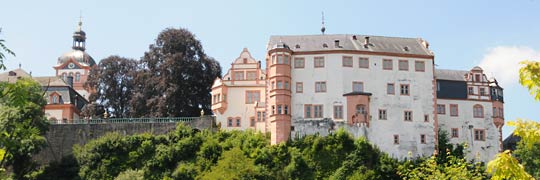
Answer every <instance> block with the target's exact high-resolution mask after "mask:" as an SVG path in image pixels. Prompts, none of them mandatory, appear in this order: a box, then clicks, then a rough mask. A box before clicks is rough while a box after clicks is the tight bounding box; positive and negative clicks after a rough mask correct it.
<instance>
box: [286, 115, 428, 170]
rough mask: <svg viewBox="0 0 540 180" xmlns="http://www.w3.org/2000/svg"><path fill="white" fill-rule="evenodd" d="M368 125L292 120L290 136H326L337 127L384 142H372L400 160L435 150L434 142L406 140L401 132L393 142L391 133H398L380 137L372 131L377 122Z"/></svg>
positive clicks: (374, 140)
mask: <svg viewBox="0 0 540 180" xmlns="http://www.w3.org/2000/svg"><path fill="white" fill-rule="evenodd" d="M371 122H372V121H371ZM428 125H430V124H429V123H426V125H425V126H421V127H420V126H418V127H415V128H413V129H404V130H403V131H404V132H407V131H414V130H415V129H428V128H431V129H433V127H432V126H428ZM370 126H371V127H368V126H367V124H365V123H357V124H353V125H350V124H347V123H346V122H343V121H333V120H332V119H330V118H324V119H320V120H295V121H293V122H292V127H293V129H292V130H291V138H293V139H294V138H299V137H303V136H306V135H313V134H319V135H321V136H328V135H329V134H332V133H335V132H336V131H337V130H338V129H340V128H343V129H344V130H345V131H347V132H349V133H350V134H351V135H352V136H353V137H354V138H359V137H364V138H366V139H367V140H368V141H369V142H371V143H373V142H376V141H380V142H384V143H381V144H375V143H373V144H374V145H376V146H377V147H378V148H379V149H380V150H381V151H383V152H386V153H388V155H389V156H390V157H393V158H396V159H400V160H402V159H404V158H407V157H408V156H412V157H413V158H416V157H426V156H430V155H431V154H425V152H430V153H433V152H434V150H435V145H434V142H430V141H427V142H426V144H422V145H417V144H416V141H413V142H408V141H407V140H406V138H403V136H404V135H403V134H401V138H400V139H399V143H398V144H394V142H393V138H392V134H398V133H397V132H392V131H388V132H386V133H387V134H389V137H390V138H385V139H381V137H380V136H378V134H375V133H374V129H377V128H373V126H377V124H371V125H370ZM417 141H419V140H417ZM381 146H384V147H391V148H392V149H393V150H388V149H389V148H381ZM403 154H405V155H403Z"/></svg>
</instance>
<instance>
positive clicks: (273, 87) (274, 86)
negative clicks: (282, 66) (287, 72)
mask: <svg viewBox="0 0 540 180" xmlns="http://www.w3.org/2000/svg"><path fill="white" fill-rule="evenodd" d="M275 88H276V82H274V81H272V89H275Z"/></svg>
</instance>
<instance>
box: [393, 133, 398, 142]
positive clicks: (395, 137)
mask: <svg viewBox="0 0 540 180" xmlns="http://www.w3.org/2000/svg"><path fill="white" fill-rule="evenodd" d="M394 144H399V135H397V134H394Z"/></svg>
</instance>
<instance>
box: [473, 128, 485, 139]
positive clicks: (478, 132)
mask: <svg viewBox="0 0 540 180" xmlns="http://www.w3.org/2000/svg"><path fill="white" fill-rule="evenodd" d="M474 140H475V141H485V140H486V131H485V130H483V129H475V130H474Z"/></svg>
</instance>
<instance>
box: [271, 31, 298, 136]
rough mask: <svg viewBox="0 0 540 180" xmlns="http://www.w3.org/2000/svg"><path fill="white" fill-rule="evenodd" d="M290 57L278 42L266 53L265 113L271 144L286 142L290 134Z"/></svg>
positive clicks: (283, 46) (284, 46)
mask: <svg viewBox="0 0 540 180" xmlns="http://www.w3.org/2000/svg"><path fill="white" fill-rule="evenodd" d="M291 55H292V51H291V50H290V49H289V47H288V46H287V45H286V44H284V43H282V42H280V43H278V44H276V45H275V46H274V47H272V49H270V50H269V51H268V54H267V56H268V57H267V58H266V61H267V62H266V69H267V74H268V76H267V83H266V89H267V93H268V94H267V101H266V102H267V106H266V107H267V111H266V112H268V113H267V114H268V122H269V123H270V126H269V128H270V133H271V144H279V143H281V142H284V141H287V140H288V139H289V136H290V134H291V109H292V107H291V84H292V81H291Z"/></svg>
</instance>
